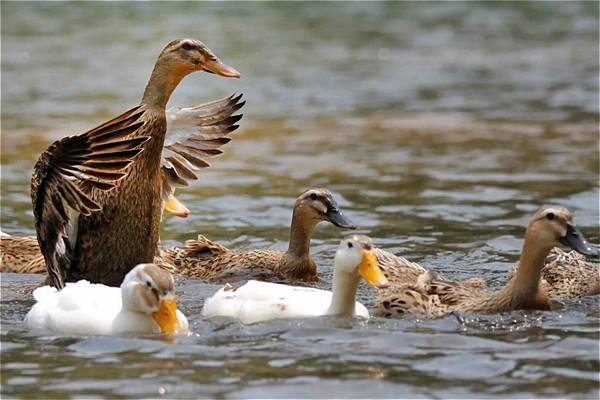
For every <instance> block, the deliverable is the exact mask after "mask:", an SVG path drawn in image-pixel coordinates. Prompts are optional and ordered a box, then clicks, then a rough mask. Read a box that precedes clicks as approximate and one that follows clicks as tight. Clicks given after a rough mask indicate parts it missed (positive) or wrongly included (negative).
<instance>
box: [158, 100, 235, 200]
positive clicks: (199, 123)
mask: <svg viewBox="0 0 600 400" xmlns="http://www.w3.org/2000/svg"><path fill="white" fill-rule="evenodd" d="M241 99H242V95H241V94H240V95H231V96H229V97H226V98H224V99H221V100H217V101H213V102H211V103H206V104H201V105H198V106H195V107H189V108H180V107H173V108H170V109H169V110H168V111H167V136H166V138H165V145H164V148H163V152H162V159H161V178H162V193H163V199H165V200H166V199H167V198H168V197H169V195H171V194H172V193H173V191H174V189H175V188H176V187H182V186H188V184H189V181H193V180H196V179H198V176H197V175H196V173H195V171H198V170H200V169H202V168H207V167H210V164H209V163H208V161H207V159H208V158H211V157H214V156H216V155H219V154H221V153H222V150H220V149H219V147H221V146H223V145H225V144H227V143H229V141H230V140H231V138H230V137H229V134H230V133H231V132H233V131H234V130H236V129H237V128H238V127H239V125H236V122H238V121H239V120H240V119H241V118H242V114H239V115H233V113H235V112H236V111H237V110H239V109H240V108H242V107H243V106H244V104H245V103H246V102H245V101H241Z"/></svg>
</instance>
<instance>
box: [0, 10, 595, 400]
mask: <svg viewBox="0 0 600 400" xmlns="http://www.w3.org/2000/svg"><path fill="white" fill-rule="evenodd" d="M598 11H599V10H598V3H595V2H520V3H504V2H489V3H471V2H469V3H467V2H464V3H463V2H452V3H429V2H424V3H412V2H411V3H408V2H401V3H391V2H390V3H327V4H320V3H298V4H295V3H294V4H292V3H247V4H243V3H227V4H224V3H110V4H107V3H85V4H83V3H16V2H3V3H2V32H1V33H2V54H1V55H2V100H1V105H2V130H1V139H2V149H1V150H2V154H1V167H2V170H1V173H2V182H1V185H2V186H1V224H2V230H3V231H5V232H8V233H12V234H33V232H34V230H33V221H32V220H33V217H32V212H31V203H30V199H29V179H30V174H31V169H32V166H33V163H34V162H35V160H36V158H37V156H38V155H39V153H40V152H41V151H42V150H43V149H45V148H46V147H47V146H48V144H49V143H50V142H51V141H52V140H54V139H56V138H59V137H62V136H65V135H69V134H74V133H78V132H82V131H84V130H86V129H88V128H90V127H92V126H95V125H97V124H99V123H101V122H102V121H104V120H106V119H108V118H111V117H113V116H114V115H117V114H118V113H120V112H122V111H124V110H126V109H128V108H130V107H132V106H134V105H135V104H137V102H138V101H139V98H140V97H141V94H142V91H143V88H144V85H145V83H146V80H147V78H148V76H149V73H150V71H151V69H152V65H153V63H154V60H155V57H156V56H157V54H158V53H159V51H160V50H161V49H162V47H163V46H164V45H165V44H166V43H167V42H169V41H170V40H172V39H174V38H178V37H194V38H198V39H201V40H203V41H204V42H205V43H207V45H208V46H209V47H210V48H211V49H212V50H214V51H215V53H216V54H217V55H218V56H220V57H221V58H222V59H223V60H224V61H225V62H227V63H229V64H230V65H232V66H234V67H236V68H237V69H238V70H240V71H241V72H242V79H241V80H239V81H238V80H231V79H224V78H219V77H216V76H214V75H208V74H201V73H198V74H195V75H192V76H189V77H187V78H186V79H185V80H184V81H183V83H182V84H181V85H180V87H179V88H178V89H177V90H176V92H175V95H174V96H173V99H172V101H171V103H170V105H181V106H189V105H193V104H197V103H200V102H204V101H207V100H210V99H213V98H217V97H219V96H225V95H228V94H230V93H232V92H234V91H238V92H243V93H244V94H245V96H246V98H247V100H248V103H247V105H246V106H245V107H244V110H243V111H244V114H245V115H244V118H243V120H242V127H241V128H240V130H239V131H237V132H236V133H235V139H234V140H233V141H232V142H231V143H230V144H228V145H227V146H226V149H225V150H226V154H225V155H224V156H222V157H220V158H219V159H218V160H215V162H213V168H211V169H210V170H208V171H206V172H205V173H204V174H203V176H202V179H201V181H200V183H199V184H197V185H196V186H194V187H193V188H190V189H188V190H181V191H179V192H178V195H179V197H180V199H181V200H182V201H183V202H184V203H185V204H186V205H187V206H188V207H189V208H190V209H191V210H192V212H193V214H192V215H191V216H190V217H188V218H187V219H185V220H182V219H177V218H173V217H167V219H166V220H165V222H164V224H163V225H164V227H163V230H162V239H163V241H165V242H166V243H167V244H171V245H174V244H180V243H182V242H183V241H185V240H186V239H189V238H192V237H194V236H195V234H196V233H197V232H202V233H203V234H205V235H207V236H209V237H211V238H213V239H216V240H219V241H221V242H222V243H223V244H225V245H228V246H231V247H233V248H238V249H245V248H276V249H284V248H285V247H286V241H287V237H288V229H289V228H288V226H289V221H290V216H291V207H292V205H293V202H294V198H295V197H296V196H297V195H298V194H299V193H300V192H301V191H303V190H304V189H306V188H309V187H327V188H329V189H330V190H332V191H333V192H334V193H335V195H336V198H337V199H338V200H339V203H340V205H341V207H342V208H343V209H344V210H345V212H346V213H347V215H348V216H349V217H350V218H351V219H352V220H353V221H354V222H355V223H356V224H357V225H358V226H359V227H360V229H359V231H360V232H362V233H366V234H369V235H370V236H372V237H373V239H374V240H375V242H376V243H377V244H378V245H379V246H381V247H384V248H386V249H389V250H391V251H394V252H396V253H397V254H401V255H404V256H405V257H408V258H410V259H411V260H413V261H416V262H420V263H422V264H424V265H427V266H435V267H436V268H437V269H438V270H440V271H442V272H444V273H446V274H448V275H450V276H454V277H471V276H483V277H485V278H486V279H488V280H489V281H490V282H491V284H492V285H493V286H499V285H501V284H502V283H503V282H504V280H505V279H506V275H507V274H506V271H507V269H508V268H509V267H510V266H511V265H512V264H513V263H514V262H515V261H517V259H518V255H519V250H520V246H521V244H522V236H523V232H524V226H525V224H526V223H527V220H528V218H529V217H530V216H531V214H532V213H533V212H534V211H535V210H536V209H537V208H538V207H540V206H541V205H544V204H558V205H563V206H567V207H568V208H569V209H570V210H571V211H572V212H573V214H574V216H575V219H576V221H577V223H578V224H579V226H580V227H581V228H582V230H583V231H584V233H585V234H586V235H587V236H588V238H589V239H591V241H593V242H595V243H597V242H598V240H599V236H600V235H599V232H598V219H599V211H598V197H599V194H598V171H599V160H598V145H599V138H598V122H599V115H598V108H599V104H598V90H599V89H598V72H599V68H598ZM341 235H342V232H340V231H339V230H337V229H335V228H333V227H331V226H325V225H324V226H320V227H319V229H318V230H317V232H316V234H315V237H314V239H313V244H312V254H313V256H314V258H315V259H316V261H317V262H318V264H319V266H320V273H321V274H322V276H323V278H324V281H325V282H324V283H323V284H322V286H323V287H328V286H329V284H328V282H329V281H330V280H331V265H332V259H333V254H334V249H335V247H336V246H337V243H338V242H339V239H340V237H341ZM1 278H2V294H1V302H2V307H1V323H2V326H1V335H2V336H1V338H2V343H1V353H0V355H1V361H2V375H1V383H2V387H1V390H2V397H3V398H28V397H44V398H47V397H54V398H57V397H67V396H77V397H81V396H94V397H106V398H115V397H132V396H137V397H161V396H164V397H186V396H187V397H197V396H211V397H214V396H217V397H377V398H379V397H394V398H404V397H434V398H439V397H454V398H456V397H461V398H462V397H475V398H480V397H502V398H503V397H577V398H597V397H598V394H599V392H598V385H599V383H598V371H599V368H600V366H599V362H598V339H599V330H598V321H599V316H600V312H599V307H598V298H597V297H594V298H588V299H586V300H584V301H582V302H576V301H571V302H566V303H565V304H563V305H562V306H561V307H560V309H559V310H558V311H556V312H535V313H523V312H515V313H511V314H506V315H502V316H487V317H482V316H476V315H468V316H466V318H467V319H466V322H460V321H458V320H457V319H456V318H455V317H452V316H451V317H447V318H444V319H441V320H437V321H421V320H415V319H406V320H395V321H389V320H384V319H379V318H372V319H371V320H370V321H369V322H368V323H364V322H357V321H337V320H334V319H331V320H330V319H319V320H304V321H300V320H298V321H279V322H272V323H265V324H259V325H255V326H250V327H244V326H241V325H239V324H237V323H234V322H230V321H209V320H203V319H202V318H201V316H200V310H201V307H202V302H203V299H204V298H205V297H207V296H209V295H210V294H212V293H213V292H214V291H215V290H216V287H214V286H209V285H206V284H204V283H202V282H200V281H194V280H187V281H184V280H181V279H179V280H178V288H179V289H178V296H179V302H178V303H179V304H180V307H181V308H182V309H183V310H184V311H185V312H186V314H187V315H188V318H189V319H190V320H191V323H192V327H193V330H194V332H195V334H194V335H193V336H190V337H186V338H177V339H175V340H166V339H163V338H157V337H142V338H140V337H120V338H106V337H65V336H58V335H48V334H44V333H39V332H29V331H27V330H26V329H24V328H23V326H22V324H21V321H22V319H23V317H24V315H25V314H26V312H27V310H28V309H29V308H30V306H31V304H32V298H31V294H30V291H31V289H32V288H33V287H35V286H36V285H38V284H39V282H40V281H41V279H42V278H41V277H37V276H32V275H22V276H18V275H12V274H3V275H2V277H1ZM373 295H374V292H373V291H372V290H371V289H370V288H367V287H363V286H361V288H360V290H359V296H360V300H361V301H363V302H364V303H365V304H367V305H368V306H370V305H371V299H372V296H373Z"/></svg>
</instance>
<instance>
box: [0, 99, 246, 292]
mask: <svg viewBox="0 0 600 400" xmlns="http://www.w3.org/2000/svg"><path fill="white" fill-rule="evenodd" d="M241 99H242V95H241V94H236V93H234V94H232V95H230V96H228V97H225V98H223V99H220V100H216V101H213V102H210V103H204V104H199V105H196V106H193V107H171V108H169V109H168V110H167V112H166V115H167V133H166V137H165V145H164V148H163V152H162V155H161V185H162V186H161V193H162V195H161V197H162V199H163V209H164V211H165V212H167V213H168V214H172V215H175V216H177V217H181V218H185V217H187V216H188V215H189V214H190V213H191V212H190V210H189V209H188V208H187V207H186V206H185V205H183V204H182V203H181V202H180V201H179V200H178V199H177V198H176V197H175V189H176V188H181V187H186V186H189V184H190V183H191V182H192V181H193V179H189V178H187V177H188V176H190V175H189V172H188V174H187V175H185V174H184V173H181V172H179V171H178V169H177V168H178V167H179V166H183V167H184V168H186V169H187V168H188V167H189V165H188V164H187V162H186V161H185V158H183V157H185V155H186V154H187V153H189V152H190V151H195V152H205V153H206V155H207V156H211V157H214V156H218V155H220V154H222V153H223V151H222V150H221V149H220V148H219V147H220V146H223V145H225V144H227V143H229V142H230V141H231V137H230V136H229V134H230V133H231V132H233V131H235V130H236V129H237V128H238V127H239V125H237V124H236V122H238V121H239V120H240V119H241V117H242V114H239V115H234V113H235V112H236V111H237V110H239V109H240V108H241V107H243V106H244V104H245V101H242V100H241ZM186 146H193V148H192V150H190V151H186V150H185V148H186ZM178 151H179V152H181V154H180V153H178ZM200 161H202V162H203V164H201V166H202V167H203V168H207V167H210V163H209V162H208V161H206V160H200ZM186 165H188V166H186ZM194 176H196V175H194ZM194 179H195V178H194ZM153 262H154V263H155V264H158V265H159V266H161V267H162V268H164V269H165V270H167V271H169V272H170V273H175V272H177V270H176V268H175V267H174V266H173V265H172V264H169V263H166V262H164V261H163V260H162V259H160V257H158V256H156V255H155V257H154V261H153ZM0 272H12V273H23V274H44V273H46V272H47V270H46V262H45V260H44V256H43V255H42V253H41V251H40V247H39V244H38V240H37V237H36V236H16V235H9V234H7V233H4V232H1V231H0ZM49 284H50V283H49Z"/></svg>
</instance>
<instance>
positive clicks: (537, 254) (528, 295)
mask: <svg viewBox="0 0 600 400" xmlns="http://www.w3.org/2000/svg"><path fill="white" fill-rule="evenodd" d="M551 249H552V247H551V246H550V247H548V246H546V245H544V244H542V243H539V242H538V241H537V240H536V238H535V237H534V236H533V235H531V234H528V233H527V232H526V233H525V242H524V243H523V249H522V251H521V258H520V260H519V269H518V271H517V276H516V277H515V279H514V280H513V282H512V287H510V289H511V292H512V293H513V297H514V296H516V297H518V298H521V299H533V298H535V297H536V296H537V295H538V290H539V287H540V277H541V273H542V268H543V267H544V261H545V260H546V257H547V256H548V253H550V250H551Z"/></svg>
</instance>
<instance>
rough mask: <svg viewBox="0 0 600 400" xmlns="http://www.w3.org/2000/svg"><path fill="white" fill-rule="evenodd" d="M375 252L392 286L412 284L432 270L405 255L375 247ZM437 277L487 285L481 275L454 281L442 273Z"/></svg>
mask: <svg viewBox="0 0 600 400" xmlns="http://www.w3.org/2000/svg"><path fill="white" fill-rule="evenodd" d="M375 254H376V256H377V263H378V264H379V268H381V271H383V274H384V275H385V277H386V278H387V280H388V281H389V283H390V287H392V288H393V287H397V286H403V285H410V284H412V283H414V282H416V280H417V278H418V277H419V276H421V275H422V274H424V273H427V272H428V271H430V270H429V269H426V268H425V267H423V266H421V265H420V264H418V263H416V262H414V261H409V260H407V259H406V258H404V257H401V256H398V255H396V254H393V253H391V252H389V251H386V250H383V249H380V248H375ZM436 277H437V279H440V280H444V281H447V282H454V283H456V284H460V285H467V286H472V287H478V288H485V287H487V282H486V281H485V280H484V279H482V278H479V277H475V278H469V279H465V280H461V281H452V280H450V279H449V278H446V277H445V276H443V275H442V274H440V273H436Z"/></svg>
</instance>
